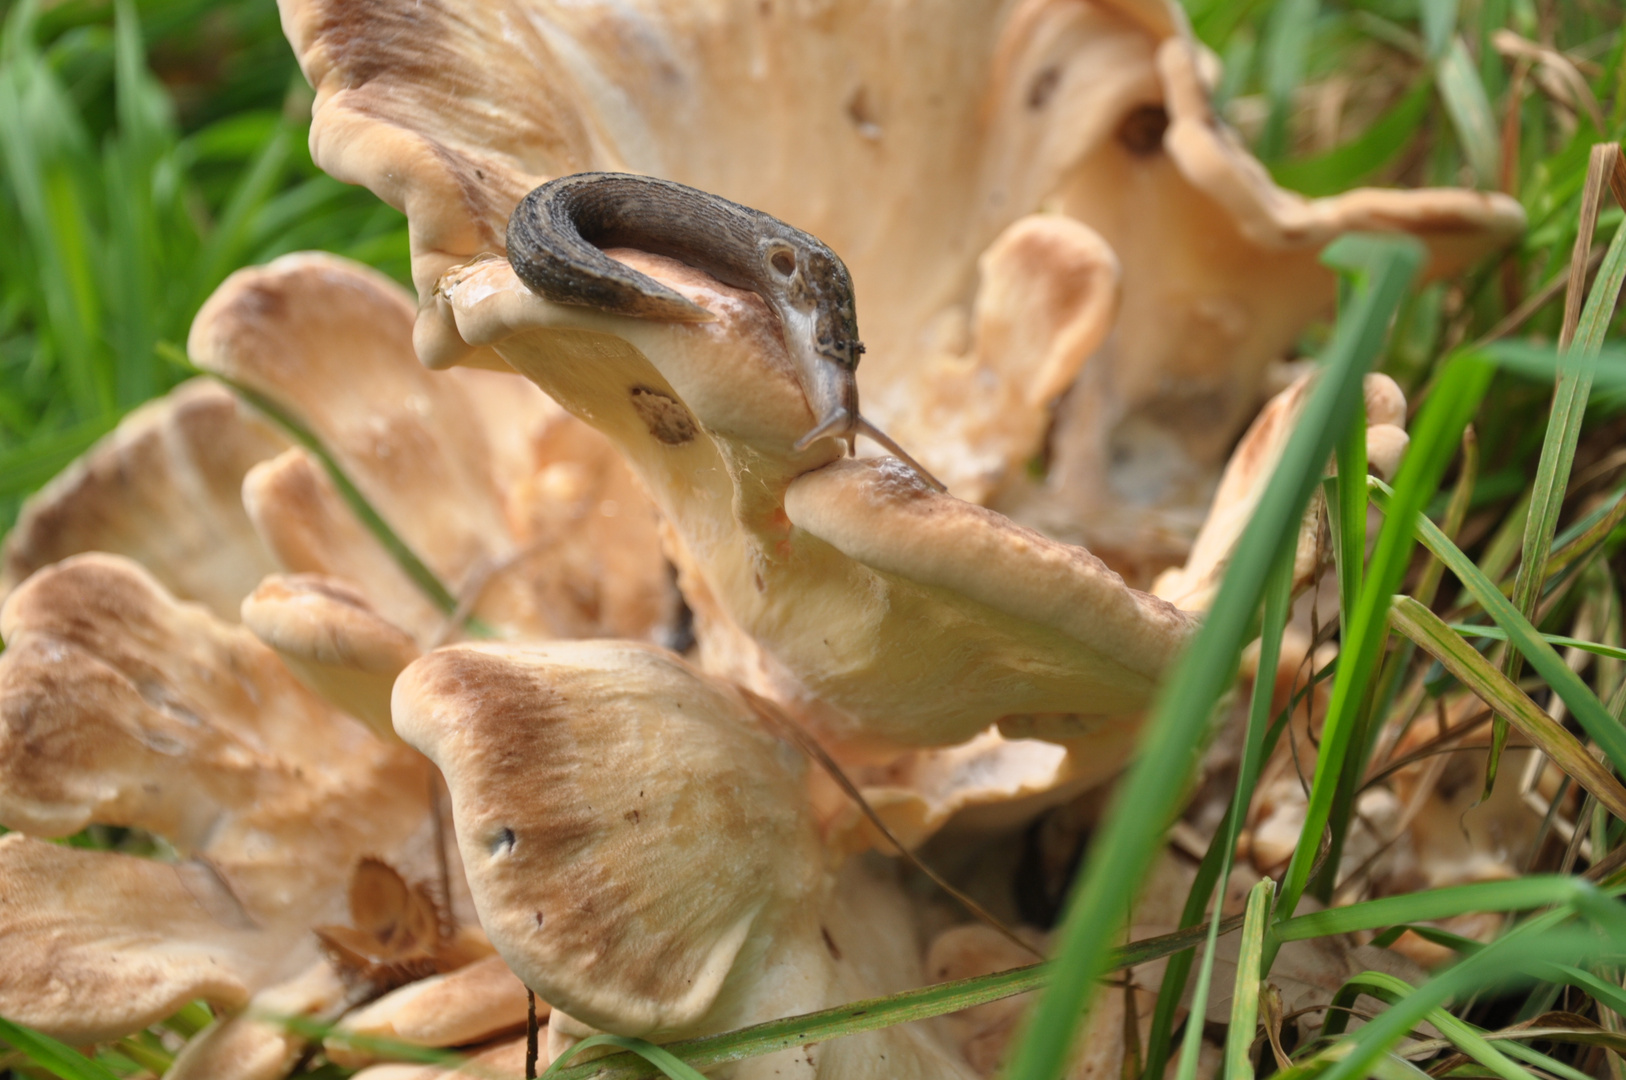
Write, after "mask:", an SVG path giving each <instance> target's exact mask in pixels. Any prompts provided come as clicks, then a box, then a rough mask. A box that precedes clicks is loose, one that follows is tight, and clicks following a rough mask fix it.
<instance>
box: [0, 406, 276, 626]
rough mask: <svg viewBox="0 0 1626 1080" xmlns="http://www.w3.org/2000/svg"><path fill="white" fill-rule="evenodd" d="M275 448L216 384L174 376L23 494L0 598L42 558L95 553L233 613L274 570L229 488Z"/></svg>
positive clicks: (261, 425) (2, 569) (219, 611)
mask: <svg viewBox="0 0 1626 1080" xmlns="http://www.w3.org/2000/svg"><path fill="white" fill-rule="evenodd" d="M286 446H287V442H286V440H284V439H283V438H282V436H281V435H279V434H278V433H277V432H276V431H275V430H274V429H273V428H271V427H270V426H269V425H268V424H266V423H265V422H264V421H263V420H261V419H260V418H259V417H257V416H256V415H254V414H253V413H252V412H251V411H249V410H248V409H246V408H244V407H243V405H242V404H241V403H240V402H239V401H238V400H237V398H236V397H235V396H233V395H232V394H230V393H228V392H227V391H226V390H225V389H224V388H222V387H221V386H219V385H218V384H216V383H213V382H211V381H210V380H207V379H193V380H191V381H189V382H186V383H182V384H181V385H180V386H178V387H176V388H175V390H173V391H171V392H170V393H169V394H168V395H167V396H165V397H162V398H159V399H158V400H156V401H153V402H150V403H148V404H147V405H144V406H142V407H141V408H139V409H137V410H135V411H134V412H132V413H131V414H130V415H129V416H127V417H125V418H124V420H123V421H122V422H121V423H120V424H119V426H118V427H117V428H116V429H114V431H113V432H112V433H111V434H109V435H108V436H106V437H105V438H103V439H102V440H101V441H99V442H98V443H96V445H95V446H93V447H92V448H91V449H90V450H89V451H88V452H87V453H86V454H85V455H84V456H82V457H80V458H79V459H78V460H76V461H75V462H74V463H73V464H72V465H70V466H69V467H68V468H67V469H64V470H63V471H62V472H61V473H59V474H58V475H57V477H56V478H55V479H54V480H52V481H51V482H50V483H49V484H47V485H45V487H43V488H41V489H40V490H39V491H38V492H37V493H35V494H34V495H33V496H32V497H30V498H29V500H28V501H27V502H26V503H25V504H24V506H23V509H22V513H21V514H20V515H19V516H18V518H17V524H16V525H15V526H14V527H13V528H12V530H11V531H10V532H9V533H7V534H6V540H5V545H4V548H3V549H0V598H4V596H5V595H6V594H7V593H9V592H11V590H12V589H14V588H16V587H17V586H18V585H19V584H20V583H21V582H22V580H23V579H24V578H26V577H28V575H29V574H32V573H33V572H34V571H36V570H38V569H40V568H41V567H43V566H47V565H49V564H51V563H53V562H56V561H57V560H59V559H65V558H67V557H68V556H70V555H78V554H81V553H83V552H86V551H106V552H112V553H115V554H119V555H125V556H128V557H129V558H132V559H134V560H136V561H137V562H139V563H141V564H142V565H143V566H145V567H146V568H147V570H148V571H149V572H150V573H152V574H153V575H154V576H155V577H157V578H158V580H159V581H162V582H163V583H164V586H165V587H166V588H167V589H169V590H170V591H171V592H172V593H174V594H175V595H176V596H178V597H180V598H181V599H184V600H196V601H198V602H200V603H203V604H206V605H208V607H209V609H210V610H211V611H213V612H214V613H215V614H216V615H218V616H219V617H220V618H222V619H236V618H237V605H238V604H240V603H242V600H243V597H245V596H247V595H248V594H249V592H250V591H252V590H253V588H254V586H255V585H256V584H257V583H258V582H259V580H260V578H262V577H263V576H265V575H266V574H268V573H270V572H271V571H272V570H274V569H276V564H275V563H274V562H273V561H272V559H271V557H270V554H269V553H268V552H267V551H266V550H265V548H264V547H263V546H262V545H261V544H260V542H259V540H258V539H257V538H256V537H255V535H254V528H253V526H252V524H251V523H250V522H249V520H248V518H247V516H246V515H245V514H244V513H243V503H242V499H241V498H240V496H239V494H238V490H239V488H241V487H242V483H243V476H244V474H245V473H247V472H248V471H249V469H250V468H251V467H252V466H253V465H254V464H255V463H257V462H260V461H264V460H265V459H267V458H270V457H273V456H275V455H276V454H278V453H280V452H281V451H282V450H283V448H284V447H286Z"/></svg>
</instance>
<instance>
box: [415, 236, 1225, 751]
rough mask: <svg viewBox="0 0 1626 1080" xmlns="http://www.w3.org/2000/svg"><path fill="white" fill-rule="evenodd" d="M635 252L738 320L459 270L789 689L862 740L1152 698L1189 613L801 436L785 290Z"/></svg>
mask: <svg viewBox="0 0 1626 1080" xmlns="http://www.w3.org/2000/svg"><path fill="white" fill-rule="evenodd" d="M614 254H616V255H617V257H620V258H622V259H623V260H624V261H626V262H627V263H629V264H630V265H633V266H635V267H636V268H638V269H640V270H642V271H643V272H645V273H647V274H650V275H651V276H653V277H655V278H656V279H657V280H659V281H660V282H661V283H662V284H665V285H667V286H668V287H670V288H673V289H674V290H676V291H677V292H679V293H680V294H682V295H683V296H684V297H686V298H687V299H689V300H691V301H693V302H695V303H698V304H700V305H701V306H702V307H705V308H707V310H709V311H710V312H711V313H712V314H713V315H714V316H716V319H715V321H713V322H709V323H691V324H671V323H654V322H645V321H641V320H636V319H630V318H623V317H617V316H611V315H608V314H604V313H600V312H595V311H592V310H587V309H582V308H577V307H567V306H564V305H557V304H550V303H548V302H546V301H543V300H541V299H539V298H538V297H535V296H533V295H532V294H531V293H530V292H529V291H528V290H526V289H525V287H524V286H523V285H521V284H520V283H519V282H518V280H517V279H516V278H515V277H514V275H513V272H512V270H510V269H509V268H508V266H507V265H506V264H505V263H500V262H497V261H494V260H487V261H483V262H478V263H475V264H472V265H470V266H469V267H467V268H465V269H464V270H463V271H461V272H459V273H457V274H454V275H451V276H449V277H448V279H447V280H446V281H445V282H443V283H442V286H441V289H442V292H443V293H444V295H445V296H446V297H447V302H448V303H449V305H450V306H451V308H452V310H453V311H454V312H456V314H457V316H458V320H459V323H458V325H459V327H460V331H461V332H462V333H463V335H464V336H465V337H466V338H467V339H469V340H470V341H473V342H477V343H480V344H482V345H484V344H489V345H491V346H492V347H493V348H494V349H495V351H496V352H497V353H498V354H499V355H501V356H502V357H503V358H504V359H506V360H507V361H508V362H509V363H511V364H512V365H513V366H514V367H515V368H516V369H517V370H519V371H521V372H523V373H524V374H526V375H527V376H529V377H531V378H532V379H534V380H536V381H537V383H538V384H539V385H541V386H542V387H543V388H544V389H545V390H547V391H548V393H549V394H550V396H552V397H554V398H555V399H556V400H558V401H559V402H560V403H561V404H563V405H564V406H565V407H566V408H567V409H570V410H571V411H572V412H575V413H577V414H578V415H581V416H583V417H584V418H587V419H588V420H589V422H591V423H592V424H594V425H595V426H596V427H598V428H599V429H600V430H601V431H603V432H604V434H605V435H606V436H608V437H609V439H610V440H611V441H612V442H613V443H614V444H615V445H616V446H617V447H618V448H619V449H620V450H621V451H622V453H623V454H624V455H625V456H626V458H627V459H628V462H629V464H630V465H631V466H632V468H633V469H634V471H635V472H637V473H638V475H639V476H641V477H642V478H643V479H644V481H645V482H646V484H647V485H648V487H649V489H650V492H651V495H652V496H653V497H654V499H655V502H656V504H657V505H658V506H659V507H660V509H661V512H662V514H663V515H664V517H665V519H666V521H667V523H668V525H669V526H670V528H671V530H672V533H673V534H675V538H676V540H677V543H676V544H674V556H675V558H676V561H677V562H678V564H679V568H680V572H681V575H682V577H681V578H680V581H681V582H683V583H684V588H685V592H686V593H691V594H692V593H696V592H698V593H700V594H702V595H704V596H705V597H707V598H709V599H710V600H711V601H712V602H714V603H715V604H716V605H717V606H718V608H719V609H720V611H721V614H722V616H723V617H724V618H725V619H726V620H727V621H728V622H729V623H731V624H732V625H734V626H737V627H738V628H740V629H741V630H743V631H744V632H745V633H746V634H747V635H749V636H750V637H751V638H752V639H754V640H755V641H756V642H757V643H759V644H760V645H761V646H762V648H763V649H764V651H765V652H766V653H767V654H768V656H769V659H770V660H771V662H772V664H774V665H776V666H777V669H778V672H779V673H782V678H781V679H780V682H779V685H777V686H772V687H771V689H772V690H773V691H774V692H775V693H774V696H777V697H779V698H781V699H782V700H787V699H788V700H796V699H802V700H807V701H817V702H820V703H821V704H822V706H824V707H825V708H824V709H823V711H822V712H821V713H820V714H819V715H818V717H817V720H818V722H819V723H820V724H821V726H822V730H823V731H824V732H825V734H827V735H828V736H830V737H831V738H833V739H835V740H837V741H839V742H844V743H847V744H850V745H851V746H852V747H853V748H855V751H857V752H868V751H876V752H886V751H890V752H892V753H894V754H895V753H896V751H897V748H900V747H907V746H911V745H915V746H918V745H944V744H948V743H955V742H960V741H963V740H965V739H967V738H970V737H971V736H973V735H975V734H977V733H978V732H981V731H983V730H984V729H986V728H987V727H988V726H989V725H990V724H992V723H994V722H996V721H999V720H1001V719H1003V718H1005V717H1024V718H1029V719H1027V720H1026V721H1025V722H1026V724H1027V726H1026V727H1025V728H1024V733H1032V732H1036V733H1042V734H1045V735H1048V736H1054V737H1076V736H1082V735H1085V734H1091V735H1094V734H1096V733H1097V731H1098V730H1099V729H1100V728H1102V726H1103V725H1109V726H1113V727H1114V730H1117V731H1121V732H1122V731H1127V727H1126V726H1125V725H1123V724H1121V723H1116V720H1117V718H1123V717H1127V716H1129V715H1130V714H1133V713H1135V712H1136V711H1137V710H1139V709H1140V708H1142V707H1143V706H1144V705H1145V704H1146V703H1147V701H1148V700H1149V699H1150V694H1151V690H1152V688H1153V686H1154V685H1155V681H1156V678H1157V676H1158V674H1159V673H1160V672H1161V671H1162V670H1163V668H1164V666H1165V665H1166V664H1167V663H1168V662H1169V660H1170V659H1171V658H1172V656H1173V655H1174V653H1175V652H1176V651H1177V650H1178V649H1179V647H1180V646H1181V645H1182V644H1183V643H1184V642H1185V640H1186V638H1187V636H1188V635H1189V633H1190V632H1191V629H1192V627H1193V622H1192V620H1191V618H1190V617H1189V616H1187V615H1185V614H1183V613H1181V612H1179V611H1176V610H1175V609H1174V608H1172V607H1170V606H1168V605H1166V604H1163V603H1161V602H1160V601H1157V600H1155V599H1154V598H1152V597H1150V596H1147V595H1146V594H1144V593H1138V592H1135V591H1134V590H1131V589H1129V588H1128V587H1127V586H1125V585H1124V583H1123V581H1122V580H1121V579H1120V578H1119V577H1118V576H1117V575H1116V574H1114V573H1112V572H1111V571H1110V570H1108V569H1107V568H1106V567H1105V566H1103V565H1102V564H1101V563H1100V561H1099V560H1097V559H1095V558H1094V557H1093V556H1091V555H1090V553H1089V552H1087V551H1084V550H1082V549H1080V548H1075V547H1071V546H1069V545H1065V544H1059V543H1056V542H1054V541H1051V540H1047V539H1045V538H1044V537H1042V536H1040V535H1038V534H1037V533H1034V532H1031V531H1030V530H1027V529H1023V528H1021V527H1019V526H1017V525H1015V524H1013V523H1012V522H1010V521H1009V520H1008V519H1006V518H1003V517H1001V516H999V515H997V514H994V513H992V512H990V511H987V510H984V509H982V508H981V507H978V506H975V505H974V504H970V503H965V502H962V501H960V500H957V499H954V498H952V497H950V496H947V495H943V494H940V493H937V492H934V491H931V490H930V489H929V488H927V487H926V486H925V485H924V484H922V483H921V482H920V481H918V480H917V479H916V478H915V477H914V475H913V473H911V472H910V471H909V470H907V469H905V468H904V467H902V466H901V465H898V463H896V462H895V461H891V462H890V464H889V463H888V461H887V460H880V461H876V460H867V461H850V460H849V461H833V458H834V457H835V455H836V449H835V448H834V447H833V446H832V445H830V443H829V442H826V443H823V444H815V445H814V446H812V447H810V448H808V449H807V450H800V451H799V450H796V449H794V446H793V444H794V443H795V441H796V439H797V438H798V437H799V435H800V434H801V433H802V432H804V431H806V430H807V428H808V427H809V425H810V423H811V419H810V416H811V414H810V413H809V411H808V406H807V403H806V401H805V399H804V398H803V397H802V394H801V392H800V390H799V388H798V387H797V385H796V383H795V381H794V380H793V378H792V375H791V367H790V363H789V360H788V358H787V357H786V355H785V351H784V346H783V343H782V341H781V339H780V337H779V335H778V334H777V332H776V331H777V323H776V321H775V320H774V318H773V316H772V315H771V314H770V313H769V312H768V310H767V309H766V308H765V307H764V305H763V304H762V302H761V300H760V299H759V298H757V297H756V296H755V295H754V294H751V293H743V292H741V291H739V290H736V289H731V288H729V287H728V286H724V285H721V284H719V283H717V282H715V281H713V280H712V279H711V278H709V277H707V276H706V275H704V274H702V273H700V272H699V271H696V270H693V269H691V268H689V267H686V266H683V265H682V264H680V263H676V262H673V261H672V260H669V259H664V258H661V257H659V256H652V255H645V254H642V253H637V252H631V251H626V250H620V251H617V252H615V253H614ZM819 466H825V467H823V468H820V467H819ZM691 581H692V582H697V583H698V588H696V587H695V586H693V585H690V584H689V582H691ZM699 625H700V626H701V627H702V628H703V627H704V625H705V624H704V623H701V624H699ZM728 674H731V675H736V676H738V677H740V678H741V681H744V682H747V683H748V684H749V683H750V681H751V679H752V677H753V675H755V674H756V673H736V672H729V673H728ZM770 678H771V674H770ZM830 706H833V709H832V708H829V707H830ZM837 710H839V711H837ZM1127 741H1128V736H1127V735H1124V736H1123V737H1122V738H1121V739H1119V740H1118V745H1120V746H1122V747H1123V748H1124V749H1127ZM1103 745H1105V744H1103ZM1109 756H1110V755H1109V754H1103V755H1102V770H1103V774H1104V772H1105V770H1106V769H1108V768H1110V767H1111V765H1109V764H1107V763H1106V758H1107V757H1109Z"/></svg>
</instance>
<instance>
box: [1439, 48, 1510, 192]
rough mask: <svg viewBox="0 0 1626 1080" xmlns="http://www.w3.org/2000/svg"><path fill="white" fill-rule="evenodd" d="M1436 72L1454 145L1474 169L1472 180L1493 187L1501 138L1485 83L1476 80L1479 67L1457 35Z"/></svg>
mask: <svg viewBox="0 0 1626 1080" xmlns="http://www.w3.org/2000/svg"><path fill="white" fill-rule="evenodd" d="M1436 71H1437V77H1438V80H1439V84H1438V85H1439V88H1440V100H1441V101H1443V102H1444V103H1445V112H1446V115H1447V116H1449V117H1450V118H1451V127H1452V128H1453V129H1454V130H1455V131H1456V135H1457V144H1458V145H1459V146H1461V147H1462V153H1463V156H1464V157H1466V158H1467V159H1468V165H1469V167H1470V168H1472V169H1473V173H1474V179H1475V180H1476V181H1478V184H1479V186H1480V187H1485V188H1489V187H1495V186H1496V172H1497V166H1498V164H1499V162H1500V160H1501V155H1502V151H1501V145H1500V143H1501V140H1500V138H1499V136H1498V134H1497V130H1496V119H1495V116H1494V115H1493V114H1492V112H1491V105H1490V98H1489V97H1488V96H1487V95H1486V93H1485V84H1484V83H1482V82H1480V81H1479V69H1478V68H1477V67H1476V66H1475V65H1474V60H1473V57H1472V56H1470V55H1468V46H1467V45H1465V44H1463V41H1462V39H1461V38H1460V37H1459V38H1454V39H1452V41H1451V45H1450V47H1449V48H1447V49H1446V50H1445V55H1443V56H1441V57H1440V61H1439V65H1438V67H1437V69H1436Z"/></svg>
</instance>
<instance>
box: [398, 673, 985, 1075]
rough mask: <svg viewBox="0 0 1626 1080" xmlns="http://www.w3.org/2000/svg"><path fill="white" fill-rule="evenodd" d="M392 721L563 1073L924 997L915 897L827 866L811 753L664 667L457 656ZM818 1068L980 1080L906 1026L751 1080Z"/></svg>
mask: <svg viewBox="0 0 1626 1080" xmlns="http://www.w3.org/2000/svg"><path fill="white" fill-rule="evenodd" d="M393 711H394V715H395V723H396V728H397V730H398V731H400V733H401V735H402V737H403V738H405V739H406V740H407V741H408V742H410V743H412V744H413V745H415V746H417V747H419V748H420V749H422V750H423V751H424V752H425V753H427V754H428V755H429V756H430V758H431V760H433V761H435V763H436V764H437V765H439V766H440V768H441V770H442V772H443V773H444V774H445V776H446V781H447V786H448V788H449V790H450V791H451V795H452V806H453V819H454V821H455V822H456V828H457V838H458V845H459V847H460V849H461V851H462V853H463V860H464V865H465V867H466V868H467V872H468V876H469V885H470V888H471V890H472V891H473V895H474V900H475V906H476V909H477V910H478V911H479V913H480V920H481V924H482V925H483V926H484V927H485V928H486V931H487V933H488V934H489V935H490V937H491V942H492V944H493V945H495V946H496V948H497V950H498V952H499V953H500V954H501V955H502V956H503V958H504V960H506V961H507V963H508V965H509V967H510V968H511V969H512V970H513V971H514V972H515V973H516V974H517V975H519V977H520V978H521V979H522V980H523V981H524V982H525V984H526V985H527V986H529V987H531V988H532V989H534V990H536V991H537V992H538V993H539V994H540V996H541V997H542V998H544V999H545V1000H546V1001H548V1002H549V1003H550V1004H551V1005H552V1007H553V1012H552V1015H551V1019H550V1023H549V1045H550V1049H551V1052H552V1053H553V1054H555V1055H556V1054H557V1053H558V1052H559V1051H561V1050H562V1049H563V1048H564V1047H565V1046H567V1045H569V1043H570V1042H571V1041H572V1040H573V1038H574V1037H577V1036H579V1035H580V1034H585V1033H587V1032H590V1031H592V1030H595V1029H602V1030H607V1031H614V1032H618V1033H622V1034H633V1035H643V1036H648V1037H653V1038H662V1039H665V1038H680V1037H683V1036H685V1035H694V1034H703V1033H708V1032H714V1031H720V1030H725V1029H728V1028H732V1027H736V1026H740V1025H744V1024H749V1023H753V1022H757V1021H763V1020H768V1019H772V1018H774V1017H779V1016H785V1015H792V1014H795V1013H799V1012H806V1011H811V1010H814V1009H818V1008H823V1007H827V1006H830V1005H835V1004H838V1003H840V1002H843V1001H847V1000H851V999H854V998H860V997H865V996H870V995H873V994H877V993H885V992H888V991H889V990H891V989H898V988H902V987H903V986H907V985H914V984H916V983H918V981H919V975H920V971H919V957H918V954H917V953H916V951H915V947H914V936H913V933H912V932H911V931H910V930H909V928H908V927H909V913H908V911H907V909H906V906H905V905H904V903H903V898H902V895H901V893H900V892H899V891H898V890H897V888H896V886H895V885H893V884H891V883H888V882H884V881H880V880H877V879H875V878H874V877H871V876H870V875H868V874H867V873H866V872H865V871H864V870H863V868H862V867H861V866H860V865H858V864H857V863H849V864H848V865H847V866H846V867H845V868H844V869H842V870H841V871H839V872H838V871H836V870H835V869H834V868H833V867H832V865H831V860H830V857H829V856H828V855H827V854H826V851H825V849H824V848H823V847H822V845H821V844H820V843H819V840H818V835H817V832H816V828H815V823H814V820H813V818H812V814H811V812H810V808H809V806H808V804H807V801H806V800H805V799H804V798H799V797H797V795H796V793H797V792H799V791H801V790H802V786H803V783H804V780H803V771H804V765H803V763H802V761H801V760H800V759H799V757H798V756H797V755H796V752H795V751H794V750H793V749H792V748H791V747H790V745H789V744H786V743H782V742H780V741H779V740H778V739H777V738H776V737H775V736H774V735H773V734H772V733H770V732H769V731H767V730H765V729H764V727H763V726H762V720H761V716H760V714H759V713H758V711H757V707H755V706H754V705H753V704H752V702H751V699H750V698H749V697H747V696H746V695H745V694H743V693H741V692H740V691H739V690H737V689H735V688H734V687H732V686H730V685H729V684H727V683H724V682H722V681H719V680H716V679H712V678H708V677H706V676H704V675H702V674H701V673H700V672H698V671H696V670H694V669H693V668H691V667H689V666H688V665H687V664H685V663H684V662H683V661H681V660H679V659H678V658H676V657H675V656H673V655H671V654H670V653H667V652H664V651H661V650H658V649H654V648H652V647H649V646H645V645H638V644H635V643H631V642H613V641H578V642H553V643H547V644H536V645H526V646H520V645H499V644H471V645H457V646H449V647H446V648H443V649H439V650H437V651H435V652H432V653H429V654H427V655H426V656H424V657H422V658H420V659H419V660H417V661H415V662H414V663H413V664H412V665H411V666H410V667H408V668H407V670H406V671H405V672H404V673H403V674H402V676H401V678H400V679H399V680H398V681H397V683H396V688H395V700H394V709H393ZM538 791H545V792H547V793H548V797H547V798H535V797H533V793H535V792H538ZM883 1054H884V1059H883V1058H882V1056H881V1055H883ZM804 1056H805V1058H806V1061H807V1065H806V1066H805V1074H806V1075H816V1076H838V1075H839V1076H852V1077H863V1076H881V1075H886V1076H893V1077H897V1076H917V1075H918V1076H927V1075H932V1076H967V1075H969V1074H967V1073H966V1072H965V1071H964V1067H963V1066H962V1065H960V1064H958V1063H957V1062H956V1061H955V1059H954V1056H953V1054H952V1052H951V1051H949V1050H948V1049H947V1048H946V1047H944V1046H942V1045H940V1044H938V1043H936V1042H935V1041H934V1039H933V1038H932V1037H930V1036H929V1035H928V1034H926V1033H922V1032H915V1031H912V1030H910V1029H906V1028H891V1029H887V1030H885V1031H880V1032H874V1033H870V1034H866V1035H861V1036H857V1037H855V1038H852V1039H843V1040H839V1041H837V1042H834V1043H830V1044H827V1045H820V1046H818V1047H810V1048H805V1049H798V1050H792V1051H786V1052H784V1053H781V1054H777V1055H770V1056H768V1057H763V1058H758V1059H753V1060H752V1061H750V1062H746V1063H741V1064H740V1065H739V1066H737V1068H738V1070H739V1071H738V1075H739V1076H741V1077H766V1076H771V1075H774V1071H773V1070H775V1069H782V1068H784V1067H787V1066H791V1067H794V1068H796V1069H797V1071H798V1072H803V1070H804V1066H803V1065H802V1064H801V1059H802V1058H803V1057H804Z"/></svg>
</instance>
